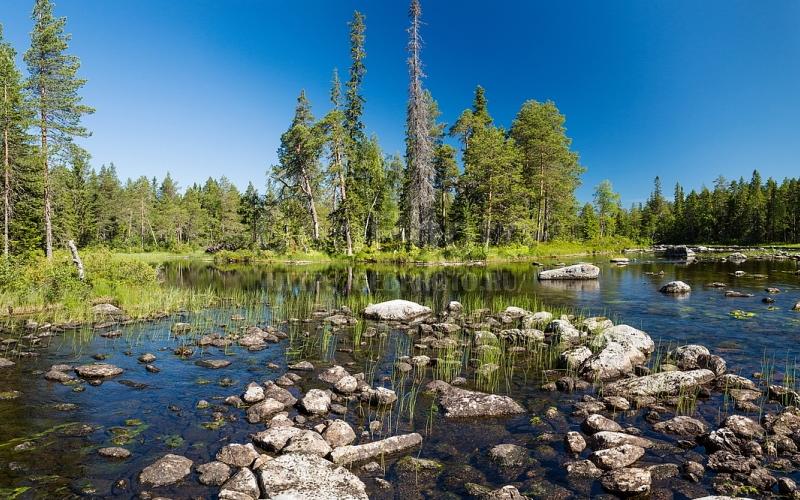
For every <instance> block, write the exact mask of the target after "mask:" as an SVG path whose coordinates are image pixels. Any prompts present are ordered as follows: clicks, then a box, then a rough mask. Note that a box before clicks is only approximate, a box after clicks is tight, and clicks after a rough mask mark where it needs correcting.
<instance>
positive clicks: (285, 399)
mask: <svg viewBox="0 0 800 500" xmlns="http://www.w3.org/2000/svg"><path fill="white" fill-rule="evenodd" d="M264 397H265V398H272V399H274V400H275V401H280V402H281V403H283V404H284V405H285V406H294V405H295V403H297V398H295V397H294V396H293V395H292V393H291V392H289V391H287V390H286V389H284V388H283V387H280V386H279V385H277V384H275V383H274V382H272V381H271V380H268V381H266V382H264Z"/></svg>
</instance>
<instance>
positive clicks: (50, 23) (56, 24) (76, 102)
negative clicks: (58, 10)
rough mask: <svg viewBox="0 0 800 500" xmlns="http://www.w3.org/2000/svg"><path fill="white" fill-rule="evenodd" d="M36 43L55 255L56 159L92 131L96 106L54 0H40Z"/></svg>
mask: <svg viewBox="0 0 800 500" xmlns="http://www.w3.org/2000/svg"><path fill="white" fill-rule="evenodd" d="M33 20H34V27H33V31H32V32H31V47H30V49H28V51H27V52H26V53H25V62H26V63H27V65H28V72H29V73H30V77H29V79H28V81H27V85H26V87H27V90H28V92H29V94H30V96H31V98H32V104H33V107H34V108H35V110H36V116H35V119H34V125H35V127H36V128H37V129H38V130H39V141H40V150H39V161H40V163H41V172H42V179H43V184H44V225H45V253H46V255H47V258H48V259H49V258H52V256H53V221H52V206H51V205H52V200H51V198H52V193H51V186H50V181H49V174H50V164H51V161H52V159H53V158H54V157H55V156H56V155H58V154H63V153H64V152H65V150H66V145H67V144H68V143H69V142H70V141H71V140H72V138H73V137H87V136H89V135H90V134H89V132H88V131H87V130H86V129H85V128H84V127H83V126H81V117H82V116H83V115H84V114H87V113H92V112H94V110H93V109H92V108H90V107H89V106H86V105H85V104H83V103H82V101H81V97H80V96H79V95H78V91H79V90H80V89H81V87H83V85H84V84H85V83H86V80H83V79H81V78H78V76H77V74H78V68H79V67H80V60H79V59H78V58H77V57H75V56H72V55H68V54H67V53H66V51H67V48H68V43H69V40H70V35H68V34H66V33H64V27H65V25H66V18H63V17H55V16H54V15H53V3H52V1H51V0H35V4H34V7H33Z"/></svg>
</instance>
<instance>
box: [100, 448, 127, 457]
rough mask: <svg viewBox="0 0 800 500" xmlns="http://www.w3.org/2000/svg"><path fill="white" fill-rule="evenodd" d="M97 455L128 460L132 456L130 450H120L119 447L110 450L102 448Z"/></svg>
mask: <svg viewBox="0 0 800 500" xmlns="http://www.w3.org/2000/svg"><path fill="white" fill-rule="evenodd" d="M97 454H98V455H100V456H101V457H106V458H120V459H122V458H128V457H130V456H131V452H130V450H126V449H125V448H120V447H117V446H112V447H110V448H100V449H99V450H97Z"/></svg>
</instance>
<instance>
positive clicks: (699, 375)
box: [603, 369, 715, 397]
mask: <svg viewBox="0 0 800 500" xmlns="http://www.w3.org/2000/svg"><path fill="white" fill-rule="evenodd" d="M714 378H715V375H714V372H712V371H710V370H705V369H700V370H689V371H684V372H661V373H655V374H653V375H647V376H644V377H638V378H631V379H626V380H619V381H617V382H612V383H611V384H609V385H607V386H605V388H604V389H603V394H605V395H609V396H625V397H629V396H653V397H665V396H677V395H678V394H686V393H687V392H688V391H690V390H693V389H695V388H697V387H699V386H701V385H703V384H707V383H709V382H711V381H712V380H714Z"/></svg>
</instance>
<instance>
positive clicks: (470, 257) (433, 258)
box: [213, 238, 649, 265]
mask: <svg viewBox="0 0 800 500" xmlns="http://www.w3.org/2000/svg"><path fill="white" fill-rule="evenodd" d="M647 246H649V245H647V244H644V243H637V242H634V241H632V240H629V239H627V238H604V239H598V240H592V241H550V242H544V243H537V244H534V245H505V246H499V247H489V248H488V249H484V248H483V247H481V246H466V247H459V246H447V247H444V248H439V247H430V248H417V247H409V248H396V249H373V248H367V249H364V250H362V251H359V252H357V253H356V254H355V255H354V256H352V257H348V256H346V255H343V254H338V253H334V254H328V253H324V252H319V251H313V250H312V251H309V252H299V253H288V254H281V253H275V252H271V251H266V250H237V251H227V250H222V251H220V252H217V253H215V254H214V255H213V258H214V261H215V262H218V263H229V264H230V263H239V264H248V263H319V262H360V263H387V264H426V265H437V264H441V265H454V264H479V263H500V262H526V261H534V260H537V259H556V258H559V257H580V256H588V255H606V254H607V255H612V254H620V253H622V252H623V251H625V250H626V249H631V248H642V247H647Z"/></svg>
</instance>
